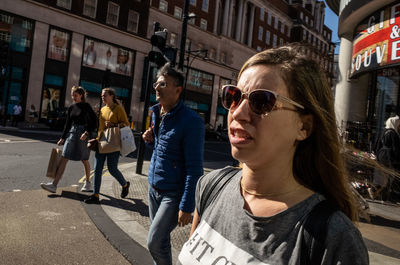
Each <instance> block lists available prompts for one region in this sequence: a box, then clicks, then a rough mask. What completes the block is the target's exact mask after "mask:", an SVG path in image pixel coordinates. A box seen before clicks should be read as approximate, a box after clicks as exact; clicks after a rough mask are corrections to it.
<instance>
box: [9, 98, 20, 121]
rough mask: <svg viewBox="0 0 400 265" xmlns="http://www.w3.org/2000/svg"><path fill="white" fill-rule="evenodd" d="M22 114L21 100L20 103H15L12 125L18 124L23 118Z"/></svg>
mask: <svg viewBox="0 0 400 265" xmlns="http://www.w3.org/2000/svg"><path fill="white" fill-rule="evenodd" d="M21 114H22V107H21V101H19V102H18V104H16V105H14V107H13V115H12V123H11V126H14V127H17V126H18V122H19V120H20V119H21Z"/></svg>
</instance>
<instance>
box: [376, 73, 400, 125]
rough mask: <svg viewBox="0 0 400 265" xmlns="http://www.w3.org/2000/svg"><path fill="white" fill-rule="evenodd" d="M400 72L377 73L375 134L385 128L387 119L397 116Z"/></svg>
mask: <svg viewBox="0 0 400 265" xmlns="http://www.w3.org/2000/svg"><path fill="white" fill-rule="evenodd" d="M399 86H400V70H399V69H396V68H388V69H383V70H379V71H378V72H377V80H376V98H375V111H374V118H375V119H374V120H375V123H376V128H377V132H379V131H380V130H382V129H383V128H384V127H385V122H386V120H387V119H388V118H390V117H392V116H395V115H396V114H398V113H397V112H398V111H399V106H398V101H399Z"/></svg>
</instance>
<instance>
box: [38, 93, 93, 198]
mask: <svg viewBox="0 0 400 265" xmlns="http://www.w3.org/2000/svg"><path fill="white" fill-rule="evenodd" d="M71 98H72V100H73V102H74V104H72V105H71V106H70V107H69V108H68V114H67V121H66V123H65V127H64V131H63V134H62V136H61V138H60V140H58V142H57V144H58V145H64V148H63V152H62V157H61V160H60V162H59V164H58V166H57V171H56V176H55V179H54V180H53V182H49V183H41V184H40V186H41V187H42V188H43V189H45V190H47V191H49V192H52V193H55V192H56V190H57V185H58V182H59V181H60V180H61V178H62V176H63V174H64V170H65V167H66V166H67V163H68V160H73V161H82V163H83V166H84V167H85V175H86V180H85V183H84V185H83V187H82V189H81V191H92V190H93V189H92V185H91V183H90V178H89V177H90V164H89V155H90V150H89V149H88V148H87V147H86V145H87V141H88V138H90V137H91V133H92V132H93V131H94V130H95V129H96V120H97V117H96V113H94V111H93V109H92V107H91V106H90V104H89V103H87V102H86V92H85V90H84V89H83V88H82V87H80V86H73V87H72V89H71Z"/></svg>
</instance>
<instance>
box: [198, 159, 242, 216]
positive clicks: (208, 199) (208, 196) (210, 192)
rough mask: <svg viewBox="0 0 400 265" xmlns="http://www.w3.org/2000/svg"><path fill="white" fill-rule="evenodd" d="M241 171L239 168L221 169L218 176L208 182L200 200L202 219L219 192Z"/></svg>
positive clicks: (199, 211) (199, 213)
mask: <svg viewBox="0 0 400 265" xmlns="http://www.w3.org/2000/svg"><path fill="white" fill-rule="evenodd" d="M238 171H239V168H235V167H231V166H228V167H225V168H223V169H221V171H220V172H219V174H218V175H216V176H215V178H213V179H212V181H210V182H208V183H207V184H206V186H205V188H204V193H203V195H202V196H201V199H200V208H199V209H198V215H199V218H200V219H201V215H202V214H203V213H204V210H205V209H206V208H207V207H208V206H209V205H210V204H211V203H212V202H213V201H214V199H215V198H216V197H217V195H218V194H219V192H220V191H221V190H222V189H223V188H224V186H225V185H226V184H227V183H228V182H229V181H230V180H231V179H232V177H233V176H234V175H236V173H237V172H238Z"/></svg>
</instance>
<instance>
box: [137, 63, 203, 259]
mask: <svg viewBox="0 0 400 265" xmlns="http://www.w3.org/2000/svg"><path fill="white" fill-rule="evenodd" d="M182 85H183V75H182V74H181V73H180V72H178V71H176V70H175V69H173V68H172V67H171V66H170V64H166V65H165V66H163V67H162V68H161V69H160V70H159V71H158V73H157V82H156V83H154V84H153V87H154V89H155V91H156V99H157V101H158V102H159V104H156V105H154V106H153V107H151V110H152V117H151V127H150V128H149V129H148V130H146V131H145V132H144V134H143V140H144V141H145V142H146V143H147V144H150V145H151V146H152V147H153V155H152V157H151V162H150V167H149V172H148V181H149V213H150V220H151V226H150V229H149V235H148V239H147V240H148V241H147V246H148V249H149V251H150V253H151V255H152V257H153V260H154V264H157V265H164V264H168V265H169V264H172V255H171V242H170V233H171V231H172V230H173V229H174V228H175V227H176V226H177V225H179V226H185V225H187V224H189V223H190V222H191V220H192V213H193V211H194V204H195V202H194V194H195V188H196V183H197V180H198V179H199V177H200V176H201V175H202V174H203V149H204V134H205V131H204V123H203V120H202V119H201V118H200V116H199V115H198V114H197V113H196V112H194V111H193V110H191V109H190V108H188V107H186V106H185V105H184V104H183V101H182V100H179V96H180V94H181V92H182Z"/></svg>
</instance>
